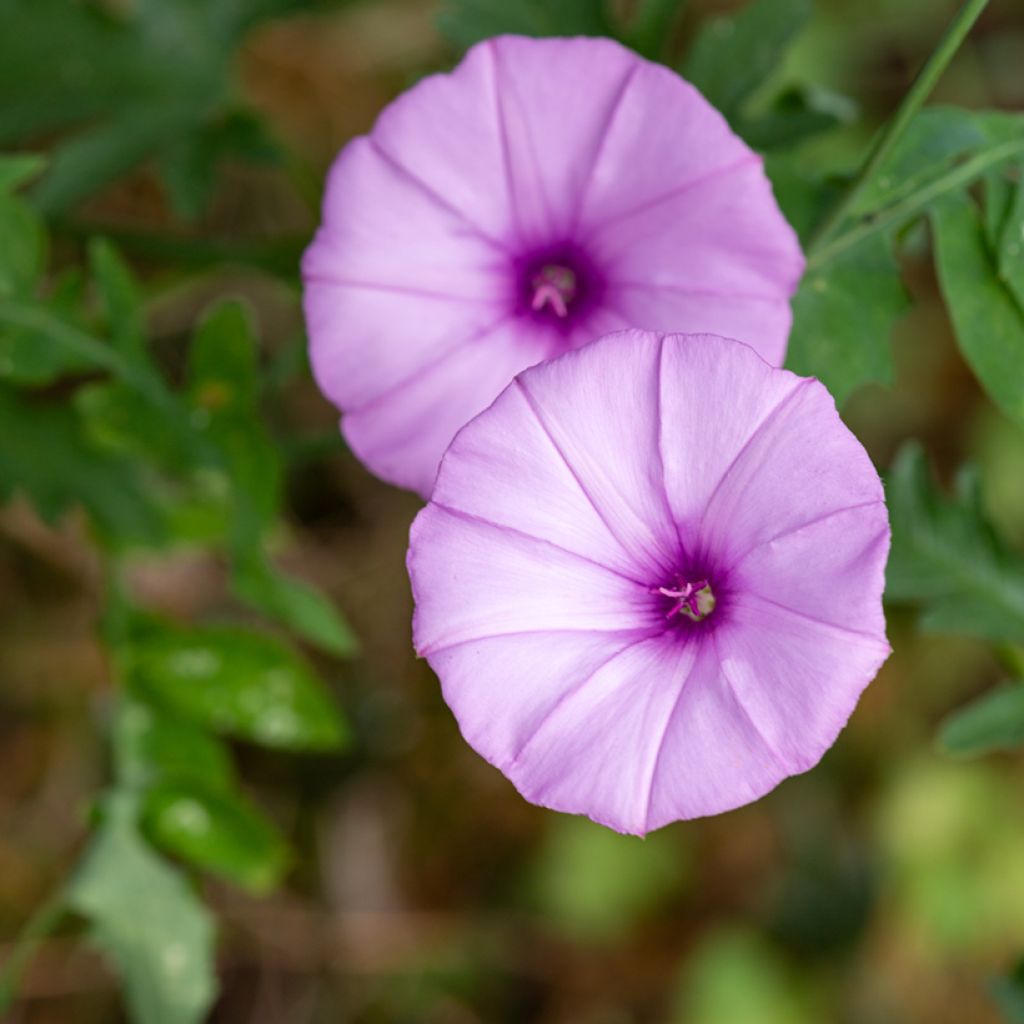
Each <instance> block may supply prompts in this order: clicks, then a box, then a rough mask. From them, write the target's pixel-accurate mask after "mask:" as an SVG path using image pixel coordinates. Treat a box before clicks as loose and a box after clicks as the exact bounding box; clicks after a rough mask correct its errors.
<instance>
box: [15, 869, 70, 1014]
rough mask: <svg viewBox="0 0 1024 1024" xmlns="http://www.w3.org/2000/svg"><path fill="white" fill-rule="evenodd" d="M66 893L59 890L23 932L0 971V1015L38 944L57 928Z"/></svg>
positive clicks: (62, 912) (38, 911) (62, 914)
mask: <svg viewBox="0 0 1024 1024" xmlns="http://www.w3.org/2000/svg"><path fill="white" fill-rule="evenodd" d="M66 910H67V907H66V905H65V891H64V889H63V888H61V889H58V890H57V892H56V893H54V894H53V895H52V896H51V897H50V898H49V899H48V900H47V901H46V902H45V903H44V904H43V905H42V906H41V907H40V908H39V909H38V910H37V911H36V912H35V913H34V914H33V915H32V917H30V918H29V920H28V923H27V924H26V925H25V927H24V928H23V929H22V931H21V934H20V935H19V936H18V938H17V941H16V942H15V943H14V949H13V950H12V951H11V955H10V956H9V957H8V958H7V962H6V963H5V964H4V965H3V968H2V969H0V1015H3V1014H6V1013H7V1011H8V1010H9V1009H10V1007H11V1004H12V1003H13V1002H14V999H15V997H16V996H17V994H18V992H17V989H18V984H19V982H20V981H21V976H22V974H23V973H24V971H25V968H26V967H27V966H28V962H29V960H31V959H32V954H33V953H35V951H36V949H37V948H38V947H39V945H40V943H41V942H42V941H43V940H44V939H45V938H46V937H47V936H48V935H49V934H50V932H52V931H53V930H54V928H56V927H57V925H58V924H60V921H61V919H62V918H63V917H64V913H65V911H66Z"/></svg>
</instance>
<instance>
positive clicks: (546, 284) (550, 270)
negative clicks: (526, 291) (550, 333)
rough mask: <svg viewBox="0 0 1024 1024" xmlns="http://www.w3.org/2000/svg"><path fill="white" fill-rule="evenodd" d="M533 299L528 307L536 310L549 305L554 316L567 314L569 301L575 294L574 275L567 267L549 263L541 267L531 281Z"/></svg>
mask: <svg viewBox="0 0 1024 1024" xmlns="http://www.w3.org/2000/svg"><path fill="white" fill-rule="evenodd" d="M531 284H532V286H533V301H532V302H531V303H530V308H531V309H533V310H536V311H538V312H539V311H540V310H542V309H543V308H544V307H545V306H550V307H551V309H552V310H553V311H554V313H555V316H558V317H566V316H568V315H569V303H570V302H572V299H573V296H574V295H575V294H576V275H575V274H574V273H573V272H572V271H571V270H570V269H569V268H568V267H562V266H558V265H557V264H549V265H548V266H546V267H541V269H540V272H539V273H538V274H536V275H535V276H534V278H533V281H532V282H531Z"/></svg>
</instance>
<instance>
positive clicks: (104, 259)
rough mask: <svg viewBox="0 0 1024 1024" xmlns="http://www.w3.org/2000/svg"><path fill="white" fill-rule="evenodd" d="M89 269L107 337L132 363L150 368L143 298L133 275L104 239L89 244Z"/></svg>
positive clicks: (97, 239) (96, 239)
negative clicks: (97, 294)
mask: <svg viewBox="0 0 1024 1024" xmlns="http://www.w3.org/2000/svg"><path fill="white" fill-rule="evenodd" d="M89 266H90V269H91V270H92V275H93V279H94V280H95V282H96V288H97V291H98V293H99V298H100V306H101V309H102V312H103V316H104V320H105V322H106V328H107V332H106V333H107V334H108V335H109V336H110V338H111V340H112V342H113V344H114V347H115V348H116V349H118V351H120V352H121V353H122V354H123V355H124V356H125V358H127V359H130V360H131V361H132V362H137V363H145V364H146V365H147V366H148V365H149V357H148V354H147V352H146V325H145V319H144V317H143V312H142V297H141V295H140V294H139V289H138V286H137V285H136V283H135V278H134V277H133V275H132V272H131V271H130V270H129V269H128V266H127V264H126V263H125V262H124V260H123V259H122V258H121V256H120V254H119V253H118V251H117V250H116V249H115V248H114V247H113V246H112V245H111V244H110V242H108V241H107V240H106V239H103V238H95V239H93V240H92V241H91V242H90V243H89Z"/></svg>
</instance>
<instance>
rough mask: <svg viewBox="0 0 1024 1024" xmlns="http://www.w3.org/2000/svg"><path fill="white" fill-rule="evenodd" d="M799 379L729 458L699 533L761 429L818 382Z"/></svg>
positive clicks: (705, 508)
mask: <svg viewBox="0 0 1024 1024" xmlns="http://www.w3.org/2000/svg"><path fill="white" fill-rule="evenodd" d="M798 380H799V383H797V384H796V385H795V386H794V387H793V388H792V390H790V391H787V392H786V394H785V396H784V397H783V398H782V399H781V400H780V401H779V402H778V403H777V404H776V405H775V406H773V408H772V410H771V411H770V412H769V413H768V414H767V415H766V416H765V417H764V418H763V419H762V420H761V422H760V423H758V425H757V426H756V427H754V429H753V430H752V431H751V432H750V436H749V437H748V438H747V439H746V441H744V442H743V444H742V445H741V447H740V449H739V451H737V452H736V454H735V455H734V456H733V457H732V458H731V459H730V460H729V464H728V465H727V466H726V467H725V469H723V470H722V475H721V476H720V477H719V478H718V483H716V484H715V487H714V490H712V492H711V494H710V495H709V496H708V500H707V501H706V502H705V504H704V515H703V516H702V517H701V521H700V527H699V529H698V530H697V533H698V535H703V533H704V523H705V522H706V521H707V517H708V512H709V511H710V509H711V506H712V504H713V503H714V500H715V498H717V497H718V494H719V492H720V491H721V490H722V486H723V485H724V484H725V482H726V481H727V480H728V479H729V477H730V475H731V474H732V472H733V470H734V469H735V468H736V467H737V466H738V465H739V463H740V461H741V460H742V458H743V456H744V455H745V454H746V453H747V451H748V450H749V448H750V446H751V445H752V444H753V443H754V441H756V440H757V438H758V435H760V433H761V431H763V430H764V429H765V427H767V426H768V424H769V423H771V422H772V421H773V420H775V419H777V418H778V417H779V416H780V415H781V414H782V413H783V412H784V411H785V409H786V407H787V406H788V405H789V403H790V402H792V401H793V399H794V398H795V397H796V396H797V395H798V394H800V392H801V391H803V389H804V388H805V387H806V386H807V385H808V384H815V383H817V381H815V380H814V378H813V377H806V378H802V379H800V378H798Z"/></svg>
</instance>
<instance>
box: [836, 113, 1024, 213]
mask: <svg viewBox="0 0 1024 1024" xmlns="http://www.w3.org/2000/svg"><path fill="white" fill-rule="evenodd" d="M1015 145H1016V146H1019V148H1020V149H1021V150H1022V151H1024V116H1022V115H1020V114H1008V113H1004V112H1002V111H985V110H981V111H974V110H965V109H963V108H962V107H946V106H935V107H927V108H926V109H925V110H922V111H921V113H919V114H918V115H917V116H916V117H915V118H914V120H913V121H911V122H910V124H909V125H908V126H907V129H906V131H905V132H904V134H903V135H902V137H901V138H900V140H899V142H898V143H897V144H896V146H895V148H894V149H893V151H892V152H891V153H890V154H889V156H888V157H887V158H886V160H885V161H884V163H883V164H882V165H881V166H880V167H879V168H878V171H877V173H876V174H875V175H874V176H873V177H872V178H871V180H870V182H869V183H868V184H867V186H866V187H865V189H864V191H863V192H862V193H861V196H860V198H859V199H858V202H857V206H856V209H855V212H858V213H864V212H867V211H869V210H871V211H874V210H879V209H881V208H882V207H886V206H890V205H892V204H894V203H896V202H900V201H904V200H906V198H907V197H908V196H910V195H912V194H913V193H916V192H921V191H922V190H924V189H926V188H927V187H928V186H929V185H930V184H932V183H933V182H935V181H936V180H937V179H939V178H941V177H943V176H944V175H946V174H947V173H948V172H949V170H950V168H951V167H953V166H955V165H956V164H957V163H959V162H961V161H963V160H964V159H966V158H968V157H975V156H979V155H981V154H984V153H988V152H997V153H998V152H1002V151H1003V150H1004V149H1006V148H1007V147H1011V148H1012V147H1013V146H1015Z"/></svg>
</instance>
